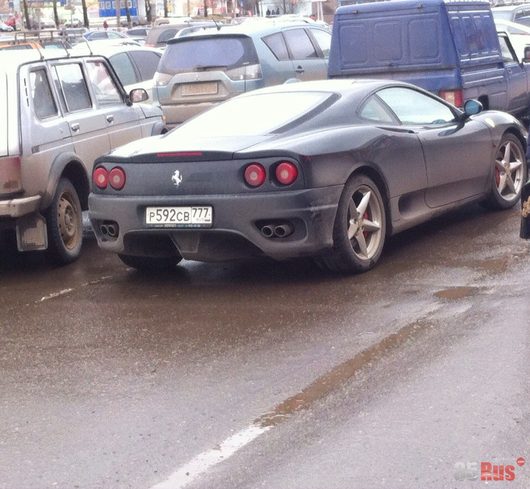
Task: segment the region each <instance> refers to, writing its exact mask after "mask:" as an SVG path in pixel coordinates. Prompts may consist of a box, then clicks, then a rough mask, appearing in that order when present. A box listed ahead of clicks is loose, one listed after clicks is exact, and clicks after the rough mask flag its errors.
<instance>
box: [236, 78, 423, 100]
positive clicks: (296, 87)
mask: <svg viewBox="0 0 530 489" xmlns="http://www.w3.org/2000/svg"><path fill="white" fill-rule="evenodd" d="M389 85H392V86H400V87H412V88H417V89H418V90H420V91H422V92H423V91H424V90H422V89H421V88H418V87H415V86H413V85H411V84H409V83H406V82H401V81H397V80H386V79H376V78H374V79H371V78H341V79H331V80H329V79H328V80H313V81H305V82H293V83H283V84H281V85H274V86H271V87H266V88H261V89H259V90H252V91H250V92H246V93H244V94H242V95H239V97H252V96H254V95H259V94H265V93H282V92H330V93H344V92H349V93H354V92H363V93H364V92H366V90H367V89H368V90H370V89H373V90H377V89H378V88H382V87H385V86H389Z"/></svg>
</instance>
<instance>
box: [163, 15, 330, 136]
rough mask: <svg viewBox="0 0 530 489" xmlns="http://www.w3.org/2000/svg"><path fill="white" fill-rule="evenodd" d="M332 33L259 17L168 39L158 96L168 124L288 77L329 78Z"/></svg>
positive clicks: (179, 122)
mask: <svg viewBox="0 0 530 489" xmlns="http://www.w3.org/2000/svg"><path fill="white" fill-rule="evenodd" d="M330 42H331V35H330V33H329V32H328V31H327V30H326V29H322V28H320V27H318V26H313V25H310V24H306V23H302V24H296V23H293V22H289V23H269V22H265V23H263V22H255V23H247V22H245V23H243V24H240V25H229V26H224V27H222V28H221V29H219V30H217V29H209V30H205V31H201V32H195V33H191V34H189V35H187V36H184V37H181V38H175V39H172V40H170V41H168V45H167V48H166V49H165V51H164V54H163V55H162V59H161V60H160V64H159V66H158V71H157V74H156V75H155V87H154V92H155V97H156V98H157V100H158V101H159V102H160V105H161V107H162V110H163V111H164V114H165V116H166V117H167V123H168V126H170V127H172V126H175V125H177V124H181V123H182V122H184V121H185V120H187V119H189V118H190V117H192V116H194V115H196V114H199V113H200V112H202V111H204V110H206V109H209V108H211V107H213V106H215V105H217V104H218V103H220V102H222V101H224V100H227V99H228V98H230V97H233V96H234V95H239V94H241V93H243V92H247V91H250V90H254V89H256V88H262V87H266V86H270V85H277V84H280V83H285V82H287V81H300V80H302V81H307V80H317V79H324V78H326V76H327V56H328V53H329V46H330Z"/></svg>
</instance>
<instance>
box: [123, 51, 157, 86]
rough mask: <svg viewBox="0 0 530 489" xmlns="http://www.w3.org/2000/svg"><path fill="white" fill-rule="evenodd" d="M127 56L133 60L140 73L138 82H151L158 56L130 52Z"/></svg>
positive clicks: (149, 53) (143, 52) (147, 52)
mask: <svg viewBox="0 0 530 489" xmlns="http://www.w3.org/2000/svg"><path fill="white" fill-rule="evenodd" d="M129 56H130V57H131V58H132V59H133V60H134V62H135V64H136V68H138V71H139V72H140V81H145V80H151V78H153V76H155V71H156V69H157V68H158V62H159V61H160V57H161V55H160V54H157V53H153V52H151V51H130V52H129Z"/></svg>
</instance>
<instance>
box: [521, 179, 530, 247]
mask: <svg viewBox="0 0 530 489" xmlns="http://www.w3.org/2000/svg"><path fill="white" fill-rule="evenodd" d="M520 236H521V238H523V239H530V182H527V183H526V184H525V185H524V186H523V188H522V190H521V232H520Z"/></svg>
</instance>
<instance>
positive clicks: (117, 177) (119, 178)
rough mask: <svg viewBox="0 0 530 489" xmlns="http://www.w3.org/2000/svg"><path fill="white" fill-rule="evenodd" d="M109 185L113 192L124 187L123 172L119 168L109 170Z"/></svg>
mask: <svg viewBox="0 0 530 489" xmlns="http://www.w3.org/2000/svg"><path fill="white" fill-rule="evenodd" d="M109 184H110V186H111V187H112V188H113V189H114V190H121V189H122V188H123V187H124V186H125V172H124V171H123V170H122V169H121V168H120V167H119V166H116V167H114V168H113V169H112V170H110V172H109Z"/></svg>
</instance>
